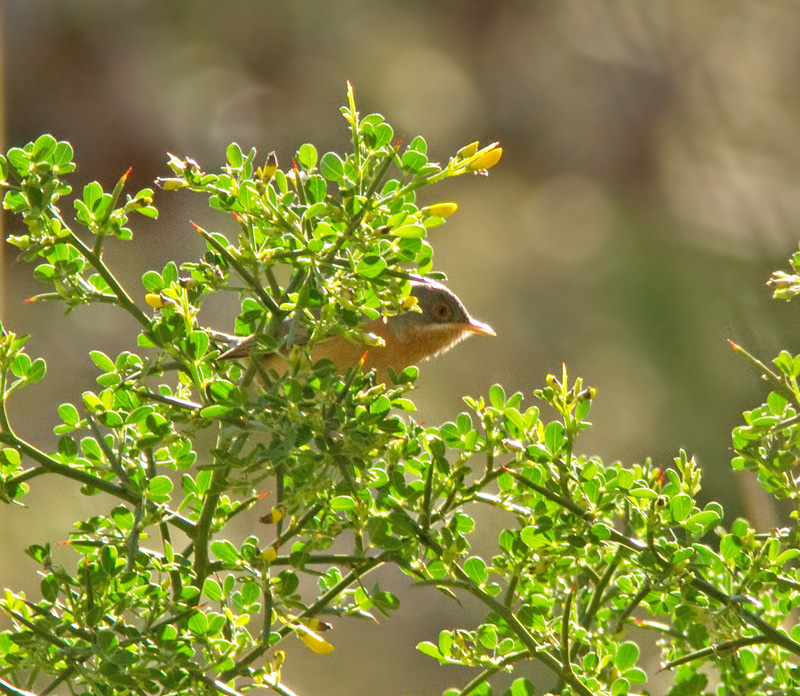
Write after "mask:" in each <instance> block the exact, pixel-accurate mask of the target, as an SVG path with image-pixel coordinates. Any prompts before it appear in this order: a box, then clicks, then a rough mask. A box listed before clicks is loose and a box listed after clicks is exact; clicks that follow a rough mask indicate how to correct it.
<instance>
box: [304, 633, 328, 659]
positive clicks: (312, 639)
mask: <svg viewBox="0 0 800 696" xmlns="http://www.w3.org/2000/svg"><path fill="white" fill-rule="evenodd" d="M298 635H299V636H300V640H302V641H303V643H305V645H306V647H308V648H309V649H310V650H311V651H312V652H314V653H316V654H317V655H328V654H330V653H332V652H333V646H332V645H331V644H330V643H329V642H328V641H327V640H325V639H324V638H322V637H321V636H320V635H319V634H317V633H314V632H313V631H309V632H308V633H306V632H299V633H298Z"/></svg>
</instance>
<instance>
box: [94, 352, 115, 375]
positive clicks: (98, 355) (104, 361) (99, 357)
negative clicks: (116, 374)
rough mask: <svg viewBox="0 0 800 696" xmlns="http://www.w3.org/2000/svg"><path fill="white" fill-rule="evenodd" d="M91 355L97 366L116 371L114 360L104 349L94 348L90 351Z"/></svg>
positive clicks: (106, 370)
mask: <svg viewBox="0 0 800 696" xmlns="http://www.w3.org/2000/svg"><path fill="white" fill-rule="evenodd" d="M89 357H90V358H91V359H92V362H94V364H95V365H97V367H99V368H100V369H101V370H103V372H113V371H114V361H113V360H111V358H109V357H108V356H107V355H106V354H105V353H103V351H100V350H93V351H91V352H90V353H89Z"/></svg>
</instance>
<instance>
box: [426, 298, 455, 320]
mask: <svg viewBox="0 0 800 696" xmlns="http://www.w3.org/2000/svg"><path fill="white" fill-rule="evenodd" d="M431 313H432V314H433V316H434V317H435V318H436V319H438V320H439V321H447V320H448V319H449V318H450V315H451V314H452V311H451V309H450V305H448V304H447V303H446V302H437V303H436V304H435V305H433V307H431Z"/></svg>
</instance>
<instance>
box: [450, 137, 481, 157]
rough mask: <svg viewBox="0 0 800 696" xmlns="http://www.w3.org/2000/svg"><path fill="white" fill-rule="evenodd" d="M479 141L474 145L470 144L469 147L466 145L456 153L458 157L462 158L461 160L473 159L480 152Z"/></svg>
mask: <svg viewBox="0 0 800 696" xmlns="http://www.w3.org/2000/svg"><path fill="white" fill-rule="evenodd" d="M478 144H479V143H478V141H477V140H476V141H475V142H474V143H470V144H469V145H464V147H462V148H461V149H460V150H459V151H458V152H456V157H460V158H461V159H467V158H468V157H472V155H474V154H475V153H476V152H477V151H478Z"/></svg>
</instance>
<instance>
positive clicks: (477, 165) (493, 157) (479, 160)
mask: <svg viewBox="0 0 800 696" xmlns="http://www.w3.org/2000/svg"><path fill="white" fill-rule="evenodd" d="M502 156H503V148H502V147H494V148H492V149H491V150H488V151H487V152H484V153H483V154H482V155H478V156H477V157H476V158H475V159H474V160H472V162H470V163H469V164H468V165H467V167H468V168H469V169H471V170H472V171H474V172H483V171H486V170H487V169H491V168H492V167H494V165H495V164H497V163H498V162H499V161H500V158H501V157H502Z"/></svg>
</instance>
